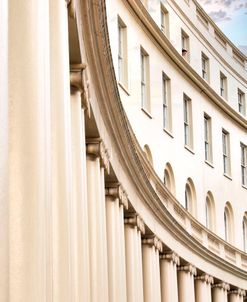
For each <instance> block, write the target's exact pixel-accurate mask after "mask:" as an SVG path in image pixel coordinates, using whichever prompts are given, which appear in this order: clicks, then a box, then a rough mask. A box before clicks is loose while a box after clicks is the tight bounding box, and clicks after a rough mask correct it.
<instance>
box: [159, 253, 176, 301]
mask: <svg viewBox="0 0 247 302" xmlns="http://www.w3.org/2000/svg"><path fill="white" fill-rule="evenodd" d="M178 265H179V257H178V255H177V254H176V253H174V252H173V251H171V252H168V253H165V254H162V255H160V278H161V301H162V302H178V279H177V266H178Z"/></svg>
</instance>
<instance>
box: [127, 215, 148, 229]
mask: <svg viewBox="0 0 247 302" xmlns="http://www.w3.org/2000/svg"><path fill="white" fill-rule="evenodd" d="M124 223H125V224H128V225H131V226H132V227H137V229H138V230H139V231H140V232H141V233H142V234H145V224H144V221H143V220H142V218H141V217H140V216H139V215H138V214H137V213H129V214H128V216H127V217H125V218H124Z"/></svg>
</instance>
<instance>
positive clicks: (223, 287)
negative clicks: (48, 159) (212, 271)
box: [212, 282, 230, 302]
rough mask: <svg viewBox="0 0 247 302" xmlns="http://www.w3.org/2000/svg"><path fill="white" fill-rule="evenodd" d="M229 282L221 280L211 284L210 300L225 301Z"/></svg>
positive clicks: (214, 301)
mask: <svg viewBox="0 0 247 302" xmlns="http://www.w3.org/2000/svg"><path fill="white" fill-rule="evenodd" d="M229 290H230V286H229V284H227V283H225V282H222V283H217V284H214V285H212V302H227V291H229Z"/></svg>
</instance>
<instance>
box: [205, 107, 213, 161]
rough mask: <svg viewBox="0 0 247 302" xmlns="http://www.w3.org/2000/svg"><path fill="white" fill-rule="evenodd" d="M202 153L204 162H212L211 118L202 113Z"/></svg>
mask: <svg viewBox="0 0 247 302" xmlns="http://www.w3.org/2000/svg"><path fill="white" fill-rule="evenodd" d="M204 152H205V160H206V161H208V162H212V160H213V158H212V136H211V118H210V117H209V116H208V115H207V114H206V113H204Z"/></svg>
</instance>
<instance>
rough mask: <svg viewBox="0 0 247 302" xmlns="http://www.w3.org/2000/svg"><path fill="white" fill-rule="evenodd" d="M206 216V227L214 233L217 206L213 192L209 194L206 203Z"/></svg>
mask: <svg viewBox="0 0 247 302" xmlns="http://www.w3.org/2000/svg"><path fill="white" fill-rule="evenodd" d="M205 216H206V227H207V228H208V229H209V230H211V231H214V225H215V206H214V199H213V195H212V193H211V192H208V193H207V197H206V203H205Z"/></svg>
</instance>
